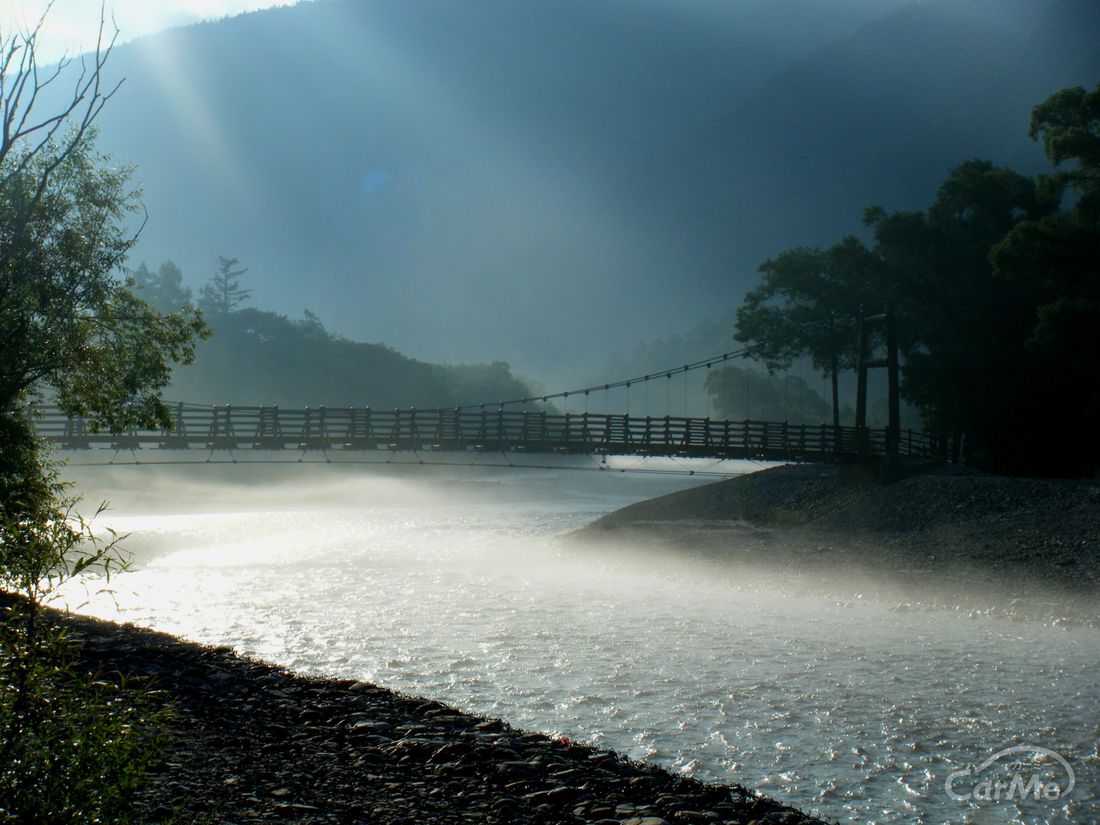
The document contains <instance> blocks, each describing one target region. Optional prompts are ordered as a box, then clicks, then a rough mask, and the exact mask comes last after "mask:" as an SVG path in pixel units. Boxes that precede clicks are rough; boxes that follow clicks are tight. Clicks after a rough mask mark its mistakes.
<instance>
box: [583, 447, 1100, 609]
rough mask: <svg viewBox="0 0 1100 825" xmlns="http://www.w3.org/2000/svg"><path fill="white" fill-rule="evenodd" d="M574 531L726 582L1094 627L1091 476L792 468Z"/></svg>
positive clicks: (1096, 546) (1099, 534) (1099, 517)
mask: <svg viewBox="0 0 1100 825" xmlns="http://www.w3.org/2000/svg"><path fill="white" fill-rule="evenodd" d="M575 537H576V538H577V539H579V540H583V541H584V543H585V545H586V546H588V547H590V546H591V545H592V543H598V544H600V545H602V546H605V547H608V548H613V549H617V550H618V551H620V552H634V553H636V552H645V551H646V550H648V551H651V552H653V553H655V554H657V555H664V556H667V555H669V554H679V555H685V554H686V555H690V556H693V557H695V558H698V559H700V560H702V561H705V562H708V563H710V564H712V565H714V566H716V567H720V568H725V571H726V573H727V574H728V575H730V576H731V577H733V578H734V579H736V578H737V577H738V575H739V574H741V573H747V572H748V571H752V572H753V573H756V574H759V575H761V576H764V577H766V578H768V579H769V580H770V582H772V583H773V584H779V585H783V584H787V585H790V586H791V587H801V588H808V589H812V590H814V591H816V592H819V593H820V592H826V593H828V594H830V595H833V594H835V595H836V596H837V597H838V598H851V597H852V596H853V595H858V596H862V595H865V594H871V595H875V596H879V597H882V598H887V599H891V600H895V601H897V602H898V603H899V605H900V606H903V607H922V606H923V607H951V608H953V609H961V610H965V611H966V612H967V613H968V614H971V615H973V614H974V613H989V614H994V615H997V614H1002V615H1007V616H1010V617H1017V618H1019V617H1040V618H1049V619H1059V620H1060V619H1069V620H1083V621H1089V622H1095V621H1096V620H1097V619H1098V617H1100V614H1098V612H1097V600H1096V596H1097V594H1100V482H1097V481H1069V480H1049V479H1031V478H1007V477H1003V476H992V475H985V474H981V473H978V472H974V471H968V470H965V469H964V468H955V467H950V466H946V467H945V466H938V467H937V466H913V467H909V468H903V471H902V472H901V473H900V474H899V475H898V476H895V477H894V480H892V481H891V482H890V483H883V481H882V479H881V477H879V476H876V474H874V473H870V472H864V471H860V470H857V469H853V468H844V467H840V468H838V467H831V466H824V465H789V466H783V467H777V468H773V469H769V470H764V471H761V472H758V473H753V474H750V475H746V476H742V477H739V478H735V479H729V480H725V481H721V482H716V483H714V484H709V485H705V486H702V487H696V488H692V489H689V490H683V491H680V492H676V493H671V494H669V495H665V496H661V497H658V498H655V499H650V500H648V501H643V502H640V503H638V504H634V505H632V506H629V507H625V508H623V509H621V510H618V511H616V512H613V513H610V514H608V515H607V516H605V517H603V518H601V519H599V520H597V521H596V522H594V523H593V524H591V525H589V526H588V527H586V528H584V529H582V530H580V531H579V532H578V533H577V534H576V535H575Z"/></svg>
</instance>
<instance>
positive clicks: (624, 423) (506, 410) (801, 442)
mask: <svg viewBox="0 0 1100 825" xmlns="http://www.w3.org/2000/svg"><path fill="white" fill-rule="evenodd" d="M747 352H748V350H747V349H745V350H738V351H735V352H729V353H723V354H721V355H718V356H714V357H712V358H708V359H703V360H701V361H696V362H693V363H691V364H685V365H683V366H680V367H675V368H672V369H669V370H662V371H659V372H655V373H651V374H647V375H644V376H639V377H637V378H632V379H626V380H623V381H616V382H613V383H608V384H600V385H595V386H591V387H585V388H581V389H577V390H569V391H565V392H559V393H553V394H547V395H539V396H530V397H525V398H517V399H512V400H509V401H499V402H494V403H492V404H469V405H461V406H457V407H450V408H435V409H416V408H407V409H388V410H379V409H372V408H371V407H325V406H319V407H304V408H299V409H288V408H282V407H279V406H275V405H273V406H243V405H228V404H227V405H220V406H219V405H214V406H208V405H198V404H186V403H177V404H174V405H173V406H172V421H171V425H170V426H168V427H166V428H164V429H161V430H151V429H142V428H136V427H135V428H131V429H129V430H128V431H126V432H121V433H119V432H103V431H98V430H97V429H96V427H95V424H94V422H93V421H90V420H87V419H85V418H82V417H80V416H69V415H65V414H64V413H62V412H61V411H60V410H59V409H58V408H56V407H50V406H41V407H38V408H37V409H36V410H35V413H34V415H35V421H36V427H37V430H38V432H39V434H40V435H41V436H42V437H44V438H45V439H46V440H47V441H49V442H51V443H53V444H55V445H57V446H59V447H61V448H62V449H65V450H92V449H97V448H98V449H109V450H114V451H116V452H117V451H136V450H140V449H150V448H152V449H158V450H174V451H182V450H207V451H210V452H211V453H217V452H226V453H230V454H236V453H240V452H244V451H249V452H256V453H259V452H264V451H287V450H297V451H301V452H302V453H310V452H322V453H328V452H332V451H345V452H358V453H361V454H377V453H378V452H379V451H386V452H389V453H398V452H414V453H427V452H450V453H455V452H457V453H477V454H486V453H491V454H505V455H509V454H521V453H526V454H536V455H537V454H559V455H578V454H588V455H602V456H662V457H682V458H711V459H719V460H722V459H749V460H757V461H836V460H842V459H845V458H849V457H854V458H859V457H864V458H866V457H871V456H882V455H898V456H913V457H922V458H934V457H939V456H942V455H944V451H945V450H944V448H945V445H944V444H943V443H942V440H941V439H938V438H936V437H934V436H931V435H928V434H926V433H921V432H915V431H912V430H905V431H902V430H900V429H899V428H898V427H897V426H896V424H895V425H891V426H886V427H868V426H865V425H863V424H859V425H858V426H835V425H833V424H826V423H822V424H804V423H793V424H792V423H788V422H786V421H756V420H748V419H745V420H725V419H713V418H709V417H690V416H687V415H683V416H672V415H665V416H660V417H654V416H649V415H632V414H631V413H630V412H629V411H627V412H624V413H621V414H612V413H608V412H606V411H605V412H604V413H590V412H588V411H587V410H586V411H585V412H583V413H579V412H578V413H571V412H568V411H566V412H561V411H559V410H557V408H556V407H555V406H553V405H552V402H555V401H559V400H560V401H564V402H565V403H566V404H568V400H569V398H570V397H571V396H572V397H577V396H582V397H584V398H587V397H588V396H589V395H590V394H592V393H594V392H600V391H603V392H604V393H605V398H606V393H607V392H608V391H610V390H613V389H620V388H621V389H624V390H625V391H626V394H627V397H628V398H629V393H630V389H631V387H632V386H633V385H639V384H646V383H648V382H650V381H654V380H657V379H661V378H664V379H666V381H667V380H668V379H671V377H672V376H673V375H676V374H680V373H684V374H686V373H688V372H691V371H693V370H696V369H704V368H706V369H709V368H710V367H712V366H714V365H717V364H720V363H722V362H725V361H728V360H729V359H731V358H737V357H742V356H744V355H745V354H747ZM628 404H629V402H628ZM532 405H535V406H536V407H538V408H537V409H530V407H531V406H532ZM860 420H861V419H860V418H858V417H857V421H860Z"/></svg>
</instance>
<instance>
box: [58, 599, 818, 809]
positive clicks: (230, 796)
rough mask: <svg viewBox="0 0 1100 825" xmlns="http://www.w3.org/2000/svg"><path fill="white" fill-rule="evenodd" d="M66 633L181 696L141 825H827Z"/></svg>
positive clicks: (141, 644)
mask: <svg viewBox="0 0 1100 825" xmlns="http://www.w3.org/2000/svg"><path fill="white" fill-rule="evenodd" d="M64 621H65V622H66V624H67V626H68V627H69V631H70V636H71V638H73V639H74V640H75V642H76V644H77V649H78V651H79V662H80V667H82V668H87V669H89V670H91V671H93V672H97V673H102V674H114V673H123V674H127V675H128V676H130V677H131V678H132V677H134V676H137V677H147V678H148V679H149V680H150V681H151V683H152V684H153V685H154V686H156V687H158V688H161V689H163V690H164V691H165V695H166V696H167V697H168V702H169V704H170V709H171V712H170V715H169V727H168V730H167V732H166V737H165V742H164V750H163V757H162V759H161V761H160V762H159V764H158V765H157V766H156V767H155V769H154V771H153V773H152V775H151V776H150V777H149V781H148V782H147V783H146V786H145V788H144V790H143V791H142V793H141V795H140V797H139V798H138V799H137V806H138V812H139V821H148V822H169V821H171V822H233V823H259V822H299V823H370V824H371V825H375V824H376V823H378V824H381V823H424V824H425V825H428V824H429V823H430V824H431V825H449V823H502V825H503V823H563V824H564V823H568V825H579V824H580V823H597V824H598V825H622V824H623V823H627V824H628V825H662V823H669V824H670V825H677V824H678V823H683V824H684V825H690V823H785V824H786V825H796V823H810V824H811V825H812V823H818V822H819V820H815V819H813V818H811V817H809V816H806V815H804V814H802V813H800V812H798V811H796V810H794V809H791V808H789V807H786V806H783V805H781V804H779V803H778V802H775V801H772V800H770V799H767V798H765V797H760V796H757V795H755V794H753V793H752V792H751V791H749V790H747V789H745V788H741V787H738V786H732V787H724V786H716V785H705V784H702V783H700V782H697V781H695V780H693V779H690V778H686V777H681V776H676V775H672V774H670V773H668V772H666V771H664V770H662V769H661V768H658V767H656V766H654V765H648V764H643V763H639V762H633V761H629V760H626V759H624V758H622V757H620V756H618V755H616V754H615V753H614V752H611V751H606V750H600V749H596V748H592V747H588V746H586V745H582V744H578V743H574V742H569V741H567V740H564V739H550V738H547V737H546V736H543V735H541V734H538V733H528V732H524V731H521V730H515V729H513V728H511V727H509V726H508V725H507V724H506V723H504V722H501V721H499V720H495V719H483V718H479V717H476V716H471V715H468V714H464V713H461V712H459V711H456V710H455V709H454V708H451V707H448V706H446V705H443V704H440V703H438V702H433V701H429V700H425V699H419V698H416V697H411V696H404V695H401V694H398V693H394V692H392V691H389V690H386V689H384V688H381V687H376V686H373V685H369V684H364V683H360V682H354V681H349V680H338V679H317V678H307V677H304V676H300V675H295V674H293V673H290V672H287V671H285V670H282V669H280V668H277V667H274V666H272V665H268V664H264V663H262V662H257V661H252V660H249V659H245V658H242V657H239V656H237V655H235V654H234V653H233V652H232V651H230V650H228V649H226V648H209V647H203V646H200V645H195V644H190V643H186V642H183V641H180V640H179V639H176V638H174V637H171V636H168V635H165V634H161V633H155V632H152V631H148V630H142V629H138V628H135V627H132V626H124V625H116V624H111V623H108V622H101V621H97V620H92V619H86V618H82V617H66V618H65V619H64ZM108 678H109V676H108Z"/></svg>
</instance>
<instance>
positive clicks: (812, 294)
mask: <svg viewBox="0 0 1100 825" xmlns="http://www.w3.org/2000/svg"><path fill="white" fill-rule="evenodd" d="M760 271H761V272H763V273H764V280H763V282H762V283H761V284H760V285H759V286H757V287H756V288H755V289H753V290H752V291H751V292H750V293H749V294H748V295H747V296H745V301H744V303H743V304H742V305H741V307H740V308H739V309H738V310H737V323H736V327H735V332H734V338H736V339H737V340H738V341H744V342H747V343H751V345H752V347H753V357H754V358H757V359H758V360H761V361H763V362H764V364H765V365H766V366H767V367H768V369H769V370H772V371H775V370H779V369H784V368H786V367H789V366H790V365H791V364H792V363H793V362H794V361H795V360H796V359H797V358H800V357H803V356H808V357H809V358H810V359H811V360H812V361H813V365H814V367H815V368H817V369H819V370H822V371H823V372H825V373H826V374H827V375H828V376H829V378H830V380H831V382H832V395H833V423H834V424H836V425H838V426H839V424H840V409H839V397H838V396H839V391H838V388H837V382H838V376H839V373H840V370H841V369H846V368H851V367H854V366H855V362H856V358H857V355H858V353H857V343H858V340H857V337H858V336H857V333H858V329H859V318H860V312H861V308H863V307H875V306H879V305H881V298H882V291H881V268H880V266H879V261H878V259H877V258H876V257H875V256H874V255H872V254H871V253H870V251H868V250H867V248H866V247H865V246H864V245H863V244H862V243H861V242H860V241H859V240H858V239H856V238H855V237H852V236H848V237H846V238H844V239H843V240H842V241H841V242H840V243H838V244H836V245H834V246H832V247H831V248H829V249H827V250H822V249H817V248H811V247H798V248H796V249H791V250H788V251H786V252H783V253H781V254H780V255H778V256H777V257H775V258H772V259H770V260H767V261H765V262H764V263H762V264H761V265H760Z"/></svg>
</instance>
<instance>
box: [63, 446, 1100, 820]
mask: <svg viewBox="0 0 1100 825" xmlns="http://www.w3.org/2000/svg"><path fill="white" fill-rule="evenodd" d="M344 469H345V468H341V470H344ZM169 472H170V473H173V474H177V475H175V476H172V475H169V476H162V475H154V474H153V471H152V470H151V469H149V468H144V467H143V468H114V469H113V470H112V471H110V472H109V473H108V474H107V475H104V474H103V471H96V472H95V474H94V475H93V474H91V473H85V474H84V476H83V486H84V487H85V488H86V489H88V490H89V491H90V492H91V494H92V495H95V494H102V493H103V492H105V491H108V490H113V492H112V493H111V495H112V497H113V498H115V499H116V501H117V500H119V499H121V500H122V510H121V511H120V512H119V513H117V514H116V515H114V516H112V518H111V519H110V521H111V523H112V524H113V525H114V526H115V527H116V528H118V529H119V530H121V531H124V532H129V533H131V534H132V536H131V538H130V539H129V541H128V546H129V547H130V549H131V550H133V551H134V552H135V569H134V570H133V571H132V572H128V573H125V574H122V575H120V576H118V577H116V578H114V579H113V580H112V582H111V589H112V591H113V593H112V594H109V595H108V594H99V595H95V596H94V597H93V599H92V601H91V602H90V603H89V604H87V605H85V606H84V607H83V608H81V609H82V610H84V611H85V612H89V613H94V614H96V615H100V616H106V617H117V616H118V615H119V611H121V615H122V618H123V619H125V620H128V621H132V622H135V623H137V624H141V625H146V626H149V627H155V628H157V629H160V630H164V631H168V632H172V633H176V634H179V635H181V636H185V637H187V638H190V639H194V640H197V641H202V642H207V643H216V644H228V645H231V646H232V647H234V648H235V649H237V650H238V651H240V652H242V653H246V654H249V655H255V656H259V657H262V658H264V659H268V660H271V661H275V662H278V663H281V664H283V665H286V666H288V667H291V668H294V669H297V670H301V671H306V672H318V673H328V674H339V675H342V676H348V677H354V678H360V679H366V680H370V681H373V682H377V683H380V684H383V685H386V686H389V687H392V688H396V689H399V690H402V691H408V692H412V693H417V694H422V695H425V696H430V697H433V698H437V699H441V700H443V701H446V702H449V703H452V704H454V705H456V706H458V707H461V708H463V709H467V710H471V711H474V712H477V713H483V714H487V715H492V716H500V717H502V718H504V719H506V720H507V721H509V722H511V723H512V724H514V725H517V726H522V727H526V728H532V729H537V730H542V731H546V732H549V733H552V734H555V735H563V736H568V737H570V738H575V739H581V740H586V741H590V742H594V743H598V744H600V745H604V746H608V747H613V748H615V749H616V750H619V751H620V752H623V753H626V754H628V755H630V756H632V757H637V758H644V759H651V760H654V761H657V762H660V763H661V764H663V765H665V766H667V767H669V768H671V769H673V770H683V771H685V772H689V773H692V775H694V776H696V777H698V778H701V779H705V780H709V781H720V782H739V783H742V784H744V785H746V786H748V787H751V788H754V789H757V790H759V791H762V792H765V793H767V794H769V795H771V796H775V797H777V798H779V799H781V800H784V801H786V802H789V803H792V804H795V805H797V806H799V807H801V808H803V809H806V810H810V811H814V812H817V813H818V814H819V815H821V816H825V817H827V818H830V819H839V820H842V821H859V822H898V823H901V822H917V821H920V822H941V821H951V822H975V823H978V822H989V823H1001V822H1079V823H1092V822H1096V821H1100V803H1098V799H1097V787H1098V786H1097V779H1098V776H1100V758H1098V754H1097V743H1098V739H1100V714H1098V713H1097V699H1098V698H1100V690H1098V687H1097V681H1096V675H1097V670H1096V666H1097V661H1098V655H1100V632H1098V631H1097V630H1095V629H1090V628H1085V627H1073V626H1050V625H1045V624H1041V623H1028V622H1008V621H1003V620H993V619H978V620H973V621H971V620H967V619H966V618H962V617H960V615H959V614H956V613H953V612H949V611H939V612H931V613H911V612H910V613H900V612H896V611H895V609H894V608H896V605H892V604H881V603H875V602H870V601H868V600H866V599H864V600H860V599H853V600H851V601H850V602H845V603H837V602H836V601H830V600H825V599H822V598H815V597H813V596H809V595H805V594H796V593H794V592H792V591H790V590H789V589H785V588H783V587H780V586H776V587H772V586H769V585H762V584H754V585H752V586H747V585H746V586H738V582H739V581H741V579H740V578H739V577H738V576H737V575H736V571H734V575H733V576H732V577H731V576H730V575H715V573H714V571H713V570H708V569H704V568H701V567H698V566H693V565H692V564H690V563H687V562H679V561H676V560H665V561H664V562H662V563H660V564H656V563H654V562H652V561H650V560H647V559H640V558H633V557H632V556H631V555H630V554H626V555H624V554H621V553H620V554H597V553H577V552H575V551H572V550H568V549H567V548H566V547H565V546H564V544H563V543H562V542H561V541H560V536H561V535H562V534H563V533H565V532H567V531H569V530H571V529H573V528H575V527H579V526H581V525H583V524H585V523H587V522H589V521H591V520H592V519H593V518H595V517H596V516H597V515H599V514H600V513H602V512H606V511H607V510H610V509H613V508H614V507H617V506H620V505H621V504H624V503H626V502H627V501H629V500H633V499H636V498H639V497H643V496H647V495H652V494H655V493H657V492H660V491H662V489H665V488H671V487H672V486H675V485H673V483H672V482H670V481H667V480H665V479H657V480H653V481H647V482H642V481H639V480H638V479H637V478H636V477H635V478H629V477H623V476H610V477H609V475H608V474H588V475H585V474H579V473H560V474H558V473H534V472H533V471H525V472H518V471H513V472H511V473H510V474H509V473H501V474H498V475H494V476H488V475H485V474H480V475H479V474H476V473H475V472H474V471H472V470H471V471H459V470H454V471H452V475H451V477H450V478H438V477H435V476H427V474H423V473H422V474H421V475H419V476H418V475H417V474H416V473H415V472H408V473H406V474H404V475H400V476H398V477H394V476H392V475H391V476H382V475H379V473H378V471H377V470H375V471H374V472H373V473H371V474H367V475H365V476H361V475H352V474H349V473H348V472H341V474H340V475H339V476H336V477H334V476H332V475H329V476H325V475H324V472H326V471H324V470H322V471H321V473H320V474H317V473H314V474H312V475H310V476H308V480H307V481H303V482H301V483H294V475H293V474H294V472H296V471H295V470H294V468H287V469H285V471H281V472H280V473H279V474H278V478H277V483H271V484H268V482H267V481H264V482H262V483H261V482H260V475H259V474H260V472H261V471H260V470H259V469H257V468H233V469H232V470H228V471H224V473H223V478H222V479H221V480H219V481H218V482H216V483H206V482H205V481H204V480H203V477H202V473H203V472H204V468H194V469H193V470H192V471H188V472H186V473H185V471H184V469H183V468H174V469H172V470H171V471H169ZM207 472H208V471H207ZM264 472H268V471H264ZM460 472H462V473H465V477H462V476H459V475H458V474H459V473H460ZM593 476H595V477H593ZM685 483H686V482H684V481H680V482H677V484H678V485H679V486H684V484H685ZM120 485H121V486H120ZM200 505H201V506H200ZM67 595H68V597H69V600H70V602H71V603H73V604H75V603H76V602H78V601H79V600H80V594H79V593H78V592H77V590H76V589H74V588H70V590H69V591H68V594H67ZM116 602H117V608H116V606H115V605H116ZM1020 743H1028V744H1035V745H1041V746H1043V747H1046V748H1049V749H1051V750H1054V751H1057V752H1058V753H1059V754H1060V755H1061V756H1063V757H1064V758H1066V759H1067V760H1068V761H1069V763H1070V765H1071V767H1072V768H1073V770H1074V772H1075V774H1076V787H1075V789H1074V791H1073V793H1072V794H1071V795H1070V796H1069V797H1067V798H1063V799H1062V800H1060V801H1058V802H1046V801H1038V802H1036V801H1033V800H1029V802H1028V803H1027V804H1025V805H1022V806H1021V805H1019V803H1016V802H1012V803H1004V802H1001V803H988V802H973V803H971V802H957V801H954V800H952V799H950V798H949V797H948V796H947V794H946V791H945V788H944V782H945V779H946V778H947V776H948V775H949V774H950V773H951V772H952V771H955V770H957V769H960V768H964V767H967V766H976V765H977V764H978V763H980V762H981V761H982V760H983V759H985V758H986V757H988V756H990V755H991V754H993V753H995V752H997V751H999V750H1001V749H1002V748H1005V747H1008V746H1010V745H1015V744H1020ZM991 770H992V769H991ZM970 787H973V781H971V784H970ZM956 788H957V789H958V790H961V791H966V790H968V788H966V787H965V783H960V784H959V785H958V786H956Z"/></svg>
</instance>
